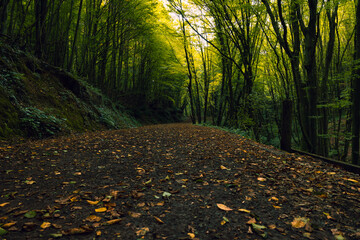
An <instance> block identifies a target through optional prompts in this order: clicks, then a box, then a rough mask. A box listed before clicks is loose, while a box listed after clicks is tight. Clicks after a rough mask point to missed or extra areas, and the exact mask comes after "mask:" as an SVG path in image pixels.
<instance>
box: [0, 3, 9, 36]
mask: <svg viewBox="0 0 360 240" xmlns="http://www.w3.org/2000/svg"><path fill="white" fill-rule="evenodd" d="M9 2H10V0H2V1H1V2H0V34H5V33H6V27H7V17H8V14H7V13H8V4H9Z"/></svg>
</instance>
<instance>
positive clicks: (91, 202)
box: [86, 200, 99, 205]
mask: <svg viewBox="0 0 360 240" xmlns="http://www.w3.org/2000/svg"><path fill="white" fill-rule="evenodd" d="M86 201H87V202H88V203H89V204H91V205H96V204H98V203H99V201H90V200H86Z"/></svg>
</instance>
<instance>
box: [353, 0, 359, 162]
mask: <svg viewBox="0 0 360 240" xmlns="http://www.w3.org/2000/svg"><path fill="white" fill-rule="evenodd" d="M352 100H353V105H352V135H353V138H352V163H353V164H356V165H359V134H360V1H359V0H356V26H355V53H354V72H353V91H352Z"/></svg>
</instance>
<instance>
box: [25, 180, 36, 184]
mask: <svg viewBox="0 0 360 240" xmlns="http://www.w3.org/2000/svg"><path fill="white" fill-rule="evenodd" d="M25 183H26V184H28V185H32V184H34V183H35V181H33V180H26V181H25Z"/></svg>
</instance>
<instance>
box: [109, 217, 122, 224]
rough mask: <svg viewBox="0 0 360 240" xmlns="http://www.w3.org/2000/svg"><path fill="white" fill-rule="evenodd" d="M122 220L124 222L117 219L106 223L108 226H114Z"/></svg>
mask: <svg viewBox="0 0 360 240" xmlns="http://www.w3.org/2000/svg"><path fill="white" fill-rule="evenodd" d="M121 220H122V219H120V218H117V219H112V220H109V221H107V222H106V223H107V224H108V225H112V224H115V223H118V222H120V221H121Z"/></svg>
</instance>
